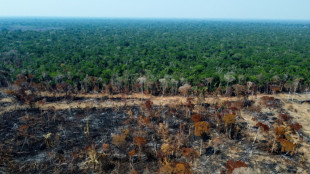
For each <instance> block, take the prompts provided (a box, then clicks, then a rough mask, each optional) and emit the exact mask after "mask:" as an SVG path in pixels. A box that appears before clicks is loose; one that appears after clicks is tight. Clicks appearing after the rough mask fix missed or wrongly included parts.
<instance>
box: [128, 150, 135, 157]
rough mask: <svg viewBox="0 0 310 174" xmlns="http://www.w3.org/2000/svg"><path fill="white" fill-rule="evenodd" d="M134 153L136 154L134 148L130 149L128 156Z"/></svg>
mask: <svg viewBox="0 0 310 174" xmlns="http://www.w3.org/2000/svg"><path fill="white" fill-rule="evenodd" d="M135 154H136V151H135V149H132V150H131V151H130V152H129V153H128V155H129V156H134V155H135Z"/></svg>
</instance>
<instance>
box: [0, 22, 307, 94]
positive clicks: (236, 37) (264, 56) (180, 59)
mask: <svg viewBox="0 0 310 174" xmlns="http://www.w3.org/2000/svg"><path fill="white" fill-rule="evenodd" d="M20 75H23V76H27V77H31V81H32V82H36V83H39V82H44V86H45V87H46V88H49V89H53V88H55V87H56V86H57V84H62V86H64V85H65V86H70V89H75V90H77V91H79V90H83V91H85V92H90V91H92V90H103V89H107V87H110V88H111V90H114V91H116V92H121V91H133V90H136V89H137V90H140V89H142V90H146V91H148V92H150V93H152V94H176V93H177V89H178V88H179V87H182V85H183V87H184V88H186V85H188V86H190V88H191V89H192V91H195V90H196V91H199V90H200V91H205V92H212V91H216V89H218V88H219V87H223V89H221V90H222V91H225V89H226V93H227V88H226V87H228V86H231V85H234V84H240V85H244V86H247V87H249V83H250V84H255V88H256V90H257V91H259V92H266V93H271V91H273V92H274V91H276V92H277V91H280V90H281V91H286V92H296V91H305V90H307V89H308V88H309V83H310V23H309V22H302V21H298V22H296V21H295V22H292V21H291V22H290V21H212V20H210V21H207V20H159V19H148V20H146V19H57V18H55V19H52V18H45V19H44V18H37V19H35V18H20V19H18V18H2V19H0V82H1V84H0V85H1V86H7V85H9V84H11V83H12V82H13V81H15V80H16V79H18V78H20ZM184 85H185V86H184ZM154 89H157V90H154ZM277 89H278V90H277ZM218 90H219V89H218ZM156 91H157V92H156ZM179 92H180V91H179Z"/></svg>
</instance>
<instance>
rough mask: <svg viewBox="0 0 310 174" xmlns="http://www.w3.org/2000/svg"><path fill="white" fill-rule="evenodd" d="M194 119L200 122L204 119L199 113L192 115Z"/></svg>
mask: <svg viewBox="0 0 310 174" xmlns="http://www.w3.org/2000/svg"><path fill="white" fill-rule="evenodd" d="M192 120H193V122H194V123H196V122H199V121H201V120H202V116H201V115H199V114H194V115H193V116H192Z"/></svg>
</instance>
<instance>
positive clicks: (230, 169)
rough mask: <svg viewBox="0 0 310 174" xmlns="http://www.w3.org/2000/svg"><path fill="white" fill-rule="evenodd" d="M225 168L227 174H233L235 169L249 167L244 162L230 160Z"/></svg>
mask: <svg viewBox="0 0 310 174" xmlns="http://www.w3.org/2000/svg"><path fill="white" fill-rule="evenodd" d="M225 167H226V169H227V174H232V173H233V171H234V169H236V168H240V167H248V165H247V164H246V163H245V162H242V161H234V160H228V161H227V162H226V164H225Z"/></svg>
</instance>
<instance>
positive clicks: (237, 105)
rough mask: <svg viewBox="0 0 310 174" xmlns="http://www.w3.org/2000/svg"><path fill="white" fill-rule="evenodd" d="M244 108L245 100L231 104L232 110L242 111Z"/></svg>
mask: <svg viewBox="0 0 310 174" xmlns="http://www.w3.org/2000/svg"><path fill="white" fill-rule="evenodd" d="M243 107H244V101H243V100H237V101H235V102H233V103H231V108H237V109H238V110H241V109H242V108H243Z"/></svg>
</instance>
